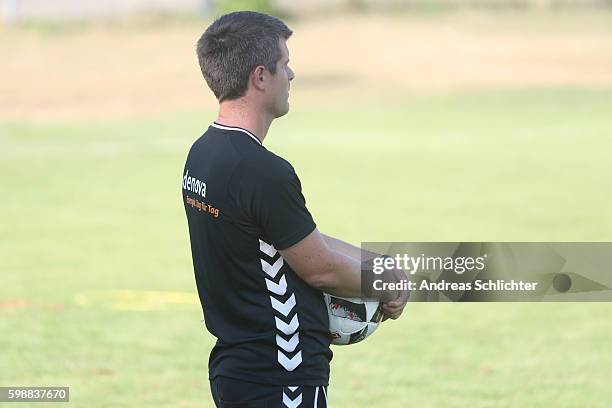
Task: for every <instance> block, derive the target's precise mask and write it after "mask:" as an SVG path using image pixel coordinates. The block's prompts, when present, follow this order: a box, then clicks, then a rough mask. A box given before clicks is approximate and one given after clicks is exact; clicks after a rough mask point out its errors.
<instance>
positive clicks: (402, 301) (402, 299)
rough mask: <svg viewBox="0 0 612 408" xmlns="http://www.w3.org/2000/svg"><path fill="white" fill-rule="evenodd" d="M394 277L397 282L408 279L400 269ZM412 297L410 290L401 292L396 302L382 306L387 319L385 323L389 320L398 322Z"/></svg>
mask: <svg viewBox="0 0 612 408" xmlns="http://www.w3.org/2000/svg"><path fill="white" fill-rule="evenodd" d="M393 276H394V278H395V279H396V282H400V281H402V280H403V279H405V278H406V274H405V273H404V272H403V271H401V270H398V269H395V270H394V271H393ZM409 297H410V291H408V290H400V291H399V296H398V297H397V299H395V300H391V301H389V302H384V303H383V305H382V308H383V312H384V315H385V317H384V318H383V322H384V321H385V320H387V319H393V320H396V319H397V318H399V317H400V316H401V314H402V312H403V311H404V307H405V306H406V303H407V302H408V298H409Z"/></svg>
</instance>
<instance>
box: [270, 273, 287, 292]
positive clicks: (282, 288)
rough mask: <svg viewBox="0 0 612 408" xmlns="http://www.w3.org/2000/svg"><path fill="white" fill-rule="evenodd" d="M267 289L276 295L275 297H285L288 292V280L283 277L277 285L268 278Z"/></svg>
mask: <svg viewBox="0 0 612 408" xmlns="http://www.w3.org/2000/svg"><path fill="white" fill-rule="evenodd" d="M266 287H267V288H268V290H269V291H270V292H272V293H274V294H275V295H279V296H282V295H284V294H285V292H286V291H287V280H286V279H285V275H283V276H281V278H280V280H279V281H278V283H275V282H274V281H271V280H270V279H268V278H266Z"/></svg>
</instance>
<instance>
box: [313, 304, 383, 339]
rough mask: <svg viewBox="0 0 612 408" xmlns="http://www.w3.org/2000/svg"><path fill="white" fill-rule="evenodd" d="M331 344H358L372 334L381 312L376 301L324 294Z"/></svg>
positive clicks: (380, 317) (381, 314) (379, 319)
mask: <svg viewBox="0 0 612 408" xmlns="http://www.w3.org/2000/svg"><path fill="white" fill-rule="evenodd" d="M323 297H324V299H325V304H326V305H327V314H328V315H329V332H330V334H331V337H332V344H336V345H347V344H355V343H359V342H360V341H361V340H363V339H365V338H366V337H368V336H369V335H370V334H372V333H374V330H376V328H377V327H378V325H379V324H380V321H381V320H382V317H383V312H382V309H381V306H380V302H379V301H378V300H376V299H360V298H341V297H338V296H333V295H330V294H328V293H324V294H323Z"/></svg>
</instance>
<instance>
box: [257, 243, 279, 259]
mask: <svg viewBox="0 0 612 408" xmlns="http://www.w3.org/2000/svg"><path fill="white" fill-rule="evenodd" d="M259 250H260V251H261V252H263V253H264V254H266V255H268V256H269V257H273V256H274V255H276V248H274V247H273V246H272V245H270V244H268V243H266V242H264V241H262V240H261V239H260V240H259Z"/></svg>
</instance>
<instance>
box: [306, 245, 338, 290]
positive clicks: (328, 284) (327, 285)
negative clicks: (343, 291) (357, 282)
mask: <svg viewBox="0 0 612 408" xmlns="http://www.w3.org/2000/svg"><path fill="white" fill-rule="evenodd" d="M329 258H330V259H328V260H326V261H325V262H322V263H321V264H319V265H316V266H314V268H313V270H312V271H311V272H310V273H308V274H307V275H306V276H305V279H304V281H305V282H306V283H307V284H308V285H309V286H311V287H313V288H315V289H317V290H320V291H322V292H325V291H327V290H330V289H333V288H335V287H336V286H337V280H338V278H337V277H338V274H337V263H338V259H337V256H336V255H335V254H332V255H331V256H330V257H329Z"/></svg>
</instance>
